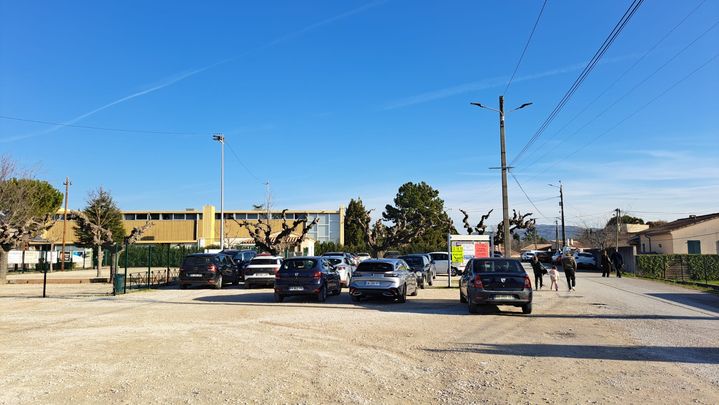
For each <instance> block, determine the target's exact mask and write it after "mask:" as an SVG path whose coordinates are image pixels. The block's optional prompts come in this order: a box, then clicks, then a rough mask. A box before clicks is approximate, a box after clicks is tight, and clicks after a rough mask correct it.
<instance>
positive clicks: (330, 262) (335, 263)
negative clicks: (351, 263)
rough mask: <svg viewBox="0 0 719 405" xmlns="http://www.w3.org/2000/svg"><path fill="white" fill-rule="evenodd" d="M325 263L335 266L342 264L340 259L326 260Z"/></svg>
mask: <svg viewBox="0 0 719 405" xmlns="http://www.w3.org/2000/svg"><path fill="white" fill-rule="evenodd" d="M327 263H329V264H331V265H333V266H336V265H338V264H342V259H327Z"/></svg>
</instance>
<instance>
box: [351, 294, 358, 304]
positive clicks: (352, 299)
mask: <svg viewBox="0 0 719 405" xmlns="http://www.w3.org/2000/svg"><path fill="white" fill-rule="evenodd" d="M350 300H351V301H352V302H360V296H359V295H351V294H350Z"/></svg>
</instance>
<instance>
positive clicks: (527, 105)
mask: <svg viewBox="0 0 719 405" xmlns="http://www.w3.org/2000/svg"><path fill="white" fill-rule="evenodd" d="M532 104H534V103H524V104H522V105H520V106H519V107H517V108H515V109H514V110H515V111H516V110H521V109H522V108H524V107H529V106H530V105H532Z"/></svg>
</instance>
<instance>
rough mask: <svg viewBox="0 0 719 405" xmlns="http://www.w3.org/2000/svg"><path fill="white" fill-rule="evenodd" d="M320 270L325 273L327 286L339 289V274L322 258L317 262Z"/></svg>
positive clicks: (330, 288)
mask: <svg viewBox="0 0 719 405" xmlns="http://www.w3.org/2000/svg"><path fill="white" fill-rule="evenodd" d="M319 265H320V268H321V269H322V270H321V271H322V272H323V273H325V277H326V280H327V288H328V289H329V290H330V291H332V290H339V289H340V274H339V273H338V272H337V270H335V269H334V267H332V266H331V265H330V264H329V262H328V261H327V260H324V259H323V260H322V261H320V263H319Z"/></svg>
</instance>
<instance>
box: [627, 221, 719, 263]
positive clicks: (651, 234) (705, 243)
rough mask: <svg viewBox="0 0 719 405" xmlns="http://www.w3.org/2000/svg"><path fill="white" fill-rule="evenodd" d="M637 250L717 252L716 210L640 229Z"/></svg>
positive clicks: (682, 252)
mask: <svg viewBox="0 0 719 405" xmlns="http://www.w3.org/2000/svg"><path fill="white" fill-rule="evenodd" d="M639 252H640V253H658V254H705V255H706V254H719V213H714V214H708V215H692V216H689V217H688V218H681V219H678V220H676V221H672V222H669V223H667V224H665V225H661V226H658V227H655V228H650V229H647V230H645V231H643V232H640V233H639Z"/></svg>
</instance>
